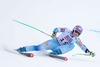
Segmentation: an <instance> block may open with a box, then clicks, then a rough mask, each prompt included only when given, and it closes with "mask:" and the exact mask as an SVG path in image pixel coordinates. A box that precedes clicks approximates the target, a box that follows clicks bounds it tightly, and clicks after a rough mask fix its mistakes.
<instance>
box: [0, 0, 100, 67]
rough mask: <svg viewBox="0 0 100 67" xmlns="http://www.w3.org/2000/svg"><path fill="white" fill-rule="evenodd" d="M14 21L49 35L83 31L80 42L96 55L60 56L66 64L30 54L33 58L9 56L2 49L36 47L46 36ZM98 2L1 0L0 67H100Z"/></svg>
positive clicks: (78, 49)
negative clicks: (57, 29)
mask: <svg viewBox="0 0 100 67" xmlns="http://www.w3.org/2000/svg"><path fill="white" fill-rule="evenodd" d="M13 19H16V20H19V21H21V22H24V23H27V24H29V25H32V26H34V27H36V28H38V29H40V30H42V31H44V32H46V33H48V34H50V35H51V34H52V31H53V29H54V28H55V27H67V28H69V29H72V28H73V27H74V26H75V25H81V26H82V27H83V28H84V31H83V33H82V35H81V36H80V38H81V40H82V42H83V43H84V44H85V45H86V46H87V47H88V48H89V49H90V50H91V51H94V52H95V53H96V56H95V57H88V56H74V57H73V56H72V55H73V54H76V53H84V52H83V51H82V50H81V49H80V48H79V47H78V46H77V45H76V44H75V48H74V49H73V50H72V51H70V52H68V53H66V54H63V55H61V56H66V57H68V58H69V59H68V61H63V60H59V59H54V58H50V57H48V56H44V55H42V53H41V52H33V53H34V54H35V56H34V57H33V58H28V57H24V56H21V55H17V54H13V53H9V52H7V51H5V50H3V47H5V46H6V47H8V48H9V49H16V48H19V47H21V46H28V45H38V44H40V43H42V42H44V41H46V40H48V39H51V38H50V37H49V36H47V35H45V34H43V33H41V32H39V31H37V30H34V29H32V28H29V27H26V26H23V25H21V24H19V23H16V22H15V21H13ZM86 29H92V30H98V31H100V0H0V67H99V66H100V45H99V43H100V42H99V40H100V33H99V32H93V31H89V30H86Z"/></svg>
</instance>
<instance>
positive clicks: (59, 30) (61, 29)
mask: <svg viewBox="0 0 100 67" xmlns="http://www.w3.org/2000/svg"><path fill="white" fill-rule="evenodd" d="M66 29H67V28H55V29H54V30H53V32H55V33H58V32H64V31H65V30H66Z"/></svg>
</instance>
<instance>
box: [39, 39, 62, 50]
mask: <svg viewBox="0 0 100 67" xmlns="http://www.w3.org/2000/svg"><path fill="white" fill-rule="evenodd" d="M58 46H60V45H59V43H58V42H57V40H54V39H51V40H48V41H46V42H44V43H42V44H40V45H39V47H40V49H41V50H44V49H45V50H52V49H55V48H56V47H58Z"/></svg>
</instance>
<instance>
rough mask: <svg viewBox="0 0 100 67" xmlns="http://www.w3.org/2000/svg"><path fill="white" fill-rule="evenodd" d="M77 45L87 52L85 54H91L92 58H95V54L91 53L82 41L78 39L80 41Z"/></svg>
mask: <svg viewBox="0 0 100 67" xmlns="http://www.w3.org/2000/svg"><path fill="white" fill-rule="evenodd" d="M76 44H77V45H78V46H79V47H80V48H81V49H82V50H83V51H84V52H85V53H89V54H90V55H91V56H92V57H94V56H95V54H94V53H93V52H92V51H90V50H89V49H88V48H87V47H86V46H85V45H84V44H83V43H82V42H81V40H80V39H79V38H78V40H77V41H76Z"/></svg>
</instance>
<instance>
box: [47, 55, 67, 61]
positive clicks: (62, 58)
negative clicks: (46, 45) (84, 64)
mask: <svg viewBox="0 0 100 67" xmlns="http://www.w3.org/2000/svg"><path fill="white" fill-rule="evenodd" d="M49 56H50V57H52V58H57V59H61V60H65V61H67V60H68V58H67V57H63V56H58V55H54V54H49Z"/></svg>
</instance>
